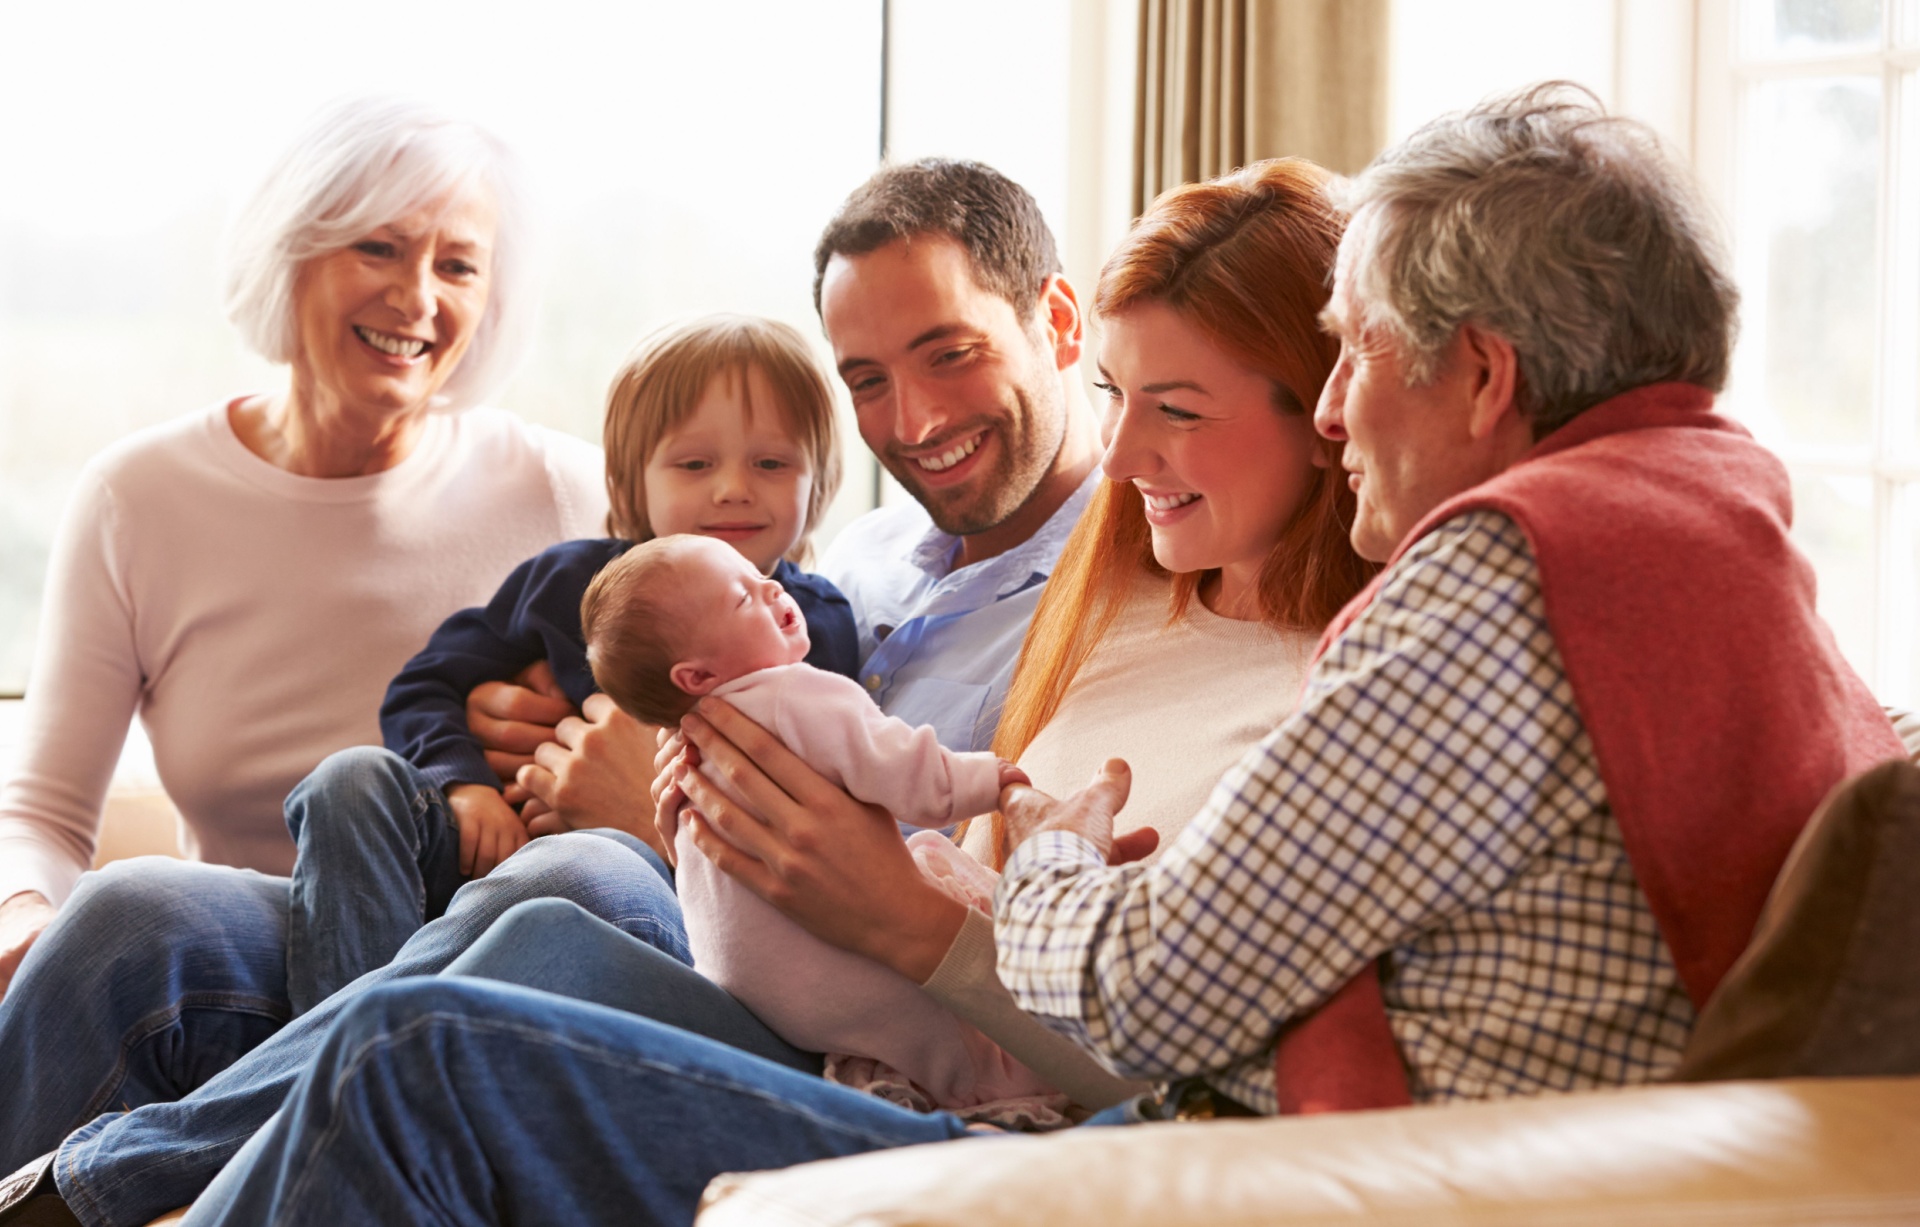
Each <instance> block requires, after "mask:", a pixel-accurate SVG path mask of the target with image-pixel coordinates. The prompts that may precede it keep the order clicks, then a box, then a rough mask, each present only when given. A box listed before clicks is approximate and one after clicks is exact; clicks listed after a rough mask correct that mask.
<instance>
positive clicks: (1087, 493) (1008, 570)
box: [907, 465, 1104, 595]
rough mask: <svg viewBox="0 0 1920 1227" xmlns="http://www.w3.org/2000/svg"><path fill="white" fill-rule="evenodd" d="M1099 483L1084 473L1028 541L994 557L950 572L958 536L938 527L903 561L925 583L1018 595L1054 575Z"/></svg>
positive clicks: (957, 549) (1096, 471)
mask: <svg viewBox="0 0 1920 1227" xmlns="http://www.w3.org/2000/svg"><path fill="white" fill-rule="evenodd" d="M1102 480H1104V479H1103V477H1102V475H1101V472H1100V468H1099V466H1098V465H1096V466H1094V470H1093V472H1091V473H1089V474H1087V478H1086V480H1085V481H1083V482H1081V483H1080V486H1079V488H1078V489H1076V490H1075V491H1074V492H1073V493H1072V494H1071V495H1069V496H1068V497H1067V501H1066V502H1064V503H1062V504H1060V506H1059V508H1058V509H1057V510H1055V511H1054V513H1053V514H1052V515H1050V516H1048V517H1047V522H1046V523H1045V524H1042V525H1041V526H1040V531H1038V532H1036V533H1034V534H1033V536H1031V537H1028V538H1027V539H1026V540H1025V541H1023V542H1021V543H1020V544H1019V545H1016V546H1014V547H1013V548H1012V549H1010V550H1007V551H1006V552H1004V553H1001V554H996V555H994V556H993V557H992V558H989V559H986V560H985V561H983V562H976V563H974V564H972V565H971V566H965V567H961V568H960V569H959V570H958V571H954V570H952V569H951V568H952V566H953V560H954V558H956V557H957V556H958V555H959V552H960V538H958V537H956V536H954V535H953V534H952V533H948V532H942V531H941V530H940V528H939V527H938V526H929V527H928V529H927V532H926V535H925V536H923V537H921V538H920V540H919V541H918V542H917V543H916V544H915V545H914V547H913V549H912V550H910V551H909V552H908V555H907V557H908V558H909V559H910V560H911V561H912V563H913V565H914V566H916V567H918V568H920V570H921V571H923V572H925V573H926V575H927V578H928V579H931V580H933V581H935V582H936V583H940V582H941V581H947V586H962V585H964V586H965V587H966V588H969V589H975V590H978V589H981V588H990V589H991V590H992V591H993V592H994V593H996V594H997V595H1004V594H1006V593H1008V592H1013V591H1017V590H1019V589H1021V588H1024V587H1026V586H1027V585H1028V584H1030V583H1032V582H1033V580H1034V579H1035V578H1036V577H1038V578H1042V579H1044V578H1045V577H1046V576H1048V575H1050V574H1051V573H1052V572H1053V564H1054V561H1055V560H1056V559H1058V558H1059V557H1060V551H1061V549H1062V548H1064V547H1065V546H1066V543H1067V537H1068V535H1069V534H1071V533H1072V532H1073V526H1074V525H1075V524H1078V523H1079V522H1080V513H1081V512H1083V511H1085V510H1086V509H1087V502H1088V501H1089V500H1090V499H1092V498H1093V492H1094V489H1095V488H1096V487H1097V486H1098V485H1099V484H1100V482H1101V481H1102Z"/></svg>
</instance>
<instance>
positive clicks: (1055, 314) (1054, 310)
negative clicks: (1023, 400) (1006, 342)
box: [1040, 273, 1087, 371]
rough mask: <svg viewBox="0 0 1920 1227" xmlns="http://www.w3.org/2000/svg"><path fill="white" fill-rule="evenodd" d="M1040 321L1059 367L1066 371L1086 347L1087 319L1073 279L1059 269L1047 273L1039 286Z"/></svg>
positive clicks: (1056, 364)
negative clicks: (1050, 273) (1070, 279)
mask: <svg viewBox="0 0 1920 1227" xmlns="http://www.w3.org/2000/svg"><path fill="white" fill-rule="evenodd" d="M1040 324H1041V326H1042V327H1044V328H1045V329H1046V330H1047V341H1048V343H1049V344H1051V345H1052V346H1053V364H1054V368H1055V369H1056V370H1062V371H1064V370H1066V369H1067V368H1068V367H1070V366H1072V365H1073V364H1074V363H1076V362H1078V361H1080V355H1081V351H1082V350H1084V349H1085V348H1086V341H1087V321H1086V317H1085V316H1083V315H1081V313H1080V295H1079V294H1078V293H1077V292H1076V291H1075V290H1074V288H1073V282H1071V281H1068V280H1067V279H1066V277H1065V276H1063V275H1062V274H1060V273H1055V274H1053V275H1052V276H1051V277H1048V278H1047V283H1046V284H1045V285H1043V286H1041V287H1040Z"/></svg>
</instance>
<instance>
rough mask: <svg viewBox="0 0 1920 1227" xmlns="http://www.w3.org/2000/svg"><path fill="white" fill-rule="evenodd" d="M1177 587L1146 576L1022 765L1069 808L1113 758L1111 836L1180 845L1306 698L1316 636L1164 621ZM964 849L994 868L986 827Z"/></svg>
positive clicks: (1190, 615) (1202, 616)
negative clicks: (1222, 783)
mask: <svg viewBox="0 0 1920 1227" xmlns="http://www.w3.org/2000/svg"><path fill="white" fill-rule="evenodd" d="M1172 599H1173V585H1172V582H1171V581H1170V580H1166V579H1161V578H1158V577H1155V576H1148V575H1143V576H1141V578H1140V582H1139V583H1138V584H1137V585H1136V587H1135V589H1134V591H1133V592H1132V593H1131V594H1130V597H1129V599H1128V601H1127V603H1126V604H1125V605H1124V606H1122V607H1121V609H1120V611H1119V613H1118V614H1116V615H1115V617H1114V621H1113V625H1112V626H1111V627H1109V628H1108V630H1107V633H1106V635H1105V636H1103V637H1102V639H1101V641H1100V642H1099V643H1098V644H1096V645H1095V647H1094V649H1093V651H1092V653H1091V654H1090V655H1089V656H1088V658H1087V660H1086V662H1085V663H1084V664H1083V665H1081V667H1080V672H1079V674H1078V675H1077V676H1076V677H1075V678H1074V679H1073V681H1072V683H1071V684H1070V685H1069V686H1068V687H1067V693H1066V694H1065V695H1064V696H1062V698H1061V700H1060V708H1059V710H1058V711H1057V712H1055V713H1054V717H1053V719H1052V720H1050V721H1048V722H1047V726H1046V727H1045V728H1043V729H1041V730H1040V733H1039V735H1038V736H1036V737H1035V738H1034V739H1033V744H1032V745H1030V746H1028V747H1027V748H1026V751H1025V752H1024V753H1022V754H1021V755H1020V766H1021V767H1022V768H1023V769H1024V770H1025V771H1026V773H1027V774H1028V775H1029V776H1030V777H1032V779H1033V785H1034V787H1035V788H1038V789H1039V790H1040V791H1041V792H1044V793H1047V794H1048V795H1050V796H1055V797H1064V796H1066V795H1067V794H1068V793H1070V792H1074V791H1076V790H1078V789H1080V788H1084V787H1085V786H1086V784H1087V782H1088V781H1089V780H1091V779H1092V778H1093V774H1094V772H1095V771H1097V770H1099V768H1100V765H1101V764H1102V763H1104V762H1106V761H1107V760H1108V759H1109V758H1123V759H1125V760H1127V765H1128V766H1129V767H1131V768H1133V790H1132V792H1131V793H1130V794H1129V796H1128V800H1127V806H1126V808H1125V809H1124V810H1122V811H1121V812H1120V818H1119V821H1118V822H1117V823H1116V824H1115V827H1114V830H1115V832H1116V833H1124V832H1127V831H1132V830H1137V829H1138V828H1140V827H1144V826H1150V827H1152V828H1154V829H1155V830H1156V831H1159V832H1160V845H1161V846H1162V847H1165V846H1166V845H1167V844H1169V843H1171V842H1173V837H1174V836H1175V835H1177V834H1179V832H1180V830H1181V828H1183V827H1185V826H1186V825H1187V823H1188V822H1189V821H1190V820H1191V819H1192V818H1193V817H1194V815H1196V814H1198V813H1199V812H1200V807H1201V806H1202V805H1204V804H1205V803H1206V800H1207V795H1208V794H1209V793H1211V792H1212V791H1213V786H1214V785H1215V784H1216V783H1218V782H1219V780H1220V777H1221V776H1223V775H1225V774H1226V773H1227V768H1229V767H1231V766H1233V764H1234V763H1235V762H1236V761H1238V760H1239V758H1240V756H1241V755H1242V754H1244V753H1246V751H1247V750H1248V749H1249V748H1250V747H1251V746H1252V745H1253V744H1254V743H1255V742H1257V741H1259V740H1260V739H1261V738H1262V737H1265V736H1266V735H1267V734H1268V733H1271V732H1272V731H1273V730H1274V729H1275V728H1276V727H1277V726H1278V725H1279V724H1280V722H1281V721H1282V720H1284V719H1286V718H1287V715H1288V713H1290V712H1292V711H1293V708H1294V704H1295V702H1296V701H1297V700H1298V699H1299V697H1300V687H1301V684H1302V682H1303V681H1304V680H1305V678H1306V675H1307V663H1308V661H1309V660H1310V659H1311V658H1312V656H1313V645H1314V643H1315V640H1316V638H1317V636H1315V635H1311V634H1307V633H1305V632H1287V631H1279V630H1275V629H1274V628H1273V627H1271V626H1268V625H1266V624H1265V623H1263V622H1236V621H1234V620H1233V619H1231V618H1223V617H1221V616H1220V615H1218V614H1216V613H1213V612H1212V611H1210V610H1208V609H1207V608H1206V606H1204V605H1202V604H1201V603H1200V602H1199V601H1198V600H1193V601H1189V602H1188V603H1187V608H1186V610H1185V611H1184V612H1182V613H1181V615H1180V617H1179V619H1178V620H1176V621H1172V622H1169V621H1168V611H1169V609H1170V608H1171V604H1172ZM960 846H961V847H963V848H965V849H966V850H967V851H968V852H970V853H972V854H973V856H974V859H976V860H978V861H979V862H980V863H981V864H983V865H990V864H992V858H991V846H992V845H991V843H990V842H989V835H988V824H987V822H986V820H984V819H982V820H980V821H977V822H975V823H973V824H971V825H970V826H969V827H968V828H967V832H966V835H965V837H964V838H963V840H962V841H961V845H960Z"/></svg>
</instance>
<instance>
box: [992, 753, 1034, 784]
mask: <svg viewBox="0 0 1920 1227" xmlns="http://www.w3.org/2000/svg"><path fill="white" fill-rule="evenodd" d="M1009 784H1025V785H1026V786H1027V787H1029V788H1031V787H1033V781H1032V780H1030V779H1028V778H1027V773H1026V772H1024V771H1022V770H1020V768H1018V767H1016V766H1014V765H1013V764H1012V763H1010V762H1008V761H1007V760H1006V759H1004V758H1003V759H1001V760H1000V787H1001V788H1005V787H1006V786H1007V785H1009Z"/></svg>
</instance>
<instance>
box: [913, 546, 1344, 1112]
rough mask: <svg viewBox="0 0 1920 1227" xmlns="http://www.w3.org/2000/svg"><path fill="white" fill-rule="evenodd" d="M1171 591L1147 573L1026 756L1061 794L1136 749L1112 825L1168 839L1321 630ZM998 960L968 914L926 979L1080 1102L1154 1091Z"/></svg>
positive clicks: (985, 847) (1279, 704)
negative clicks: (1028, 1007)
mask: <svg viewBox="0 0 1920 1227" xmlns="http://www.w3.org/2000/svg"><path fill="white" fill-rule="evenodd" d="M1172 598H1173V585H1172V582H1171V581H1170V580H1166V579H1160V578H1156V577H1152V576H1144V575H1143V576H1142V577H1141V578H1140V581H1139V582H1138V584H1137V585H1136V586H1135V588H1134V591H1133V592H1132V593H1131V594H1130V596H1129V599H1128V601H1127V604H1126V605H1125V606H1123V607H1122V608H1121V610H1120V611H1119V613H1118V614H1116V615H1115V617H1114V621H1113V625H1112V626H1111V627H1109V628H1108V630H1107V633H1106V635H1105V636H1103V637H1102V639H1101V641H1100V642H1099V643H1098V644H1096V645H1095V647H1094V649H1093V651H1092V653H1091V654H1089V656H1088V658H1087V660H1086V662H1085V663H1084V664H1082V665H1081V667H1080V672H1079V674H1078V675H1077V676H1075V678H1074V679H1073V681H1072V683H1071V684H1070V685H1069V686H1068V687H1067V693H1066V694H1065V695H1064V696H1062V698H1061V701H1060V707H1059V710H1058V711H1056V712H1055V713H1054V717H1053V719H1052V720H1050V721H1048V722H1047V726H1046V727H1045V728H1044V729H1042V730H1041V731H1040V733H1039V735H1038V736H1036V737H1035V738H1034V739H1033V744H1032V745H1030V746H1028V747H1027V749H1026V752H1025V753H1023V754H1022V755H1021V756H1020V765H1021V767H1023V768H1025V769H1026V771H1027V774H1028V775H1029V776H1031V777H1032V779H1033V783H1034V786H1035V787H1037V788H1039V789H1040V790H1041V791H1043V792H1046V793H1049V794H1051V795H1053V796H1056V797H1059V796H1065V795H1066V794H1067V793H1070V792H1073V791H1075V790H1076V789H1079V788H1081V787H1084V786H1085V785H1086V783H1087V782H1088V781H1089V780H1091V779H1092V778H1093V773H1094V771H1095V770H1097V769H1098V768H1099V766H1100V765H1101V764H1102V763H1104V762H1106V760H1107V759H1109V758H1124V759H1126V760H1127V764H1128V765H1129V766H1130V767H1132V768H1133V789H1132V792H1131V794H1130V795H1129V798H1128V801H1127V805H1126V808H1125V809H1124V810H1122V811H1121V813H1120V817H1119V820H1118V821H1117V822H1116V823H1115V826H1114V829H1115V832H1116V833H1125V832H1127V831H1132V830H1137V829H1139V828H1140V827H1143V826H1151V827H1153V828H1154V829H1155V830H1157V831H1159V832H1160V842H1161V846H1162V847H1165V846H1166V845H1167V844H1168V843H1170V842H1172V840H1173V837H1174V836H1175V835H1177V834H1178V833H1179V832H1180V830H1181V828H1183V827H1184V826H1186V824H1187V823H1188V822H1189V821H1191V820H1192V819H1193V818H1194V817H1195V816H1196V815H1197V814H1198V813H1199V812H1200V809H1201V807H1202V806H1203V805H1204V804H1205V803H1206V800H1207V795H1208V794H1209V793H1211V792H1212V791H1213V787H1214V785H1215V784H1216V783H1218V782H1219V780H1220V777H1221V776H1223V775H1225V774H1226V772H1227V768H1228V767H1230V766H1232V765H1233V764H1234V762H1236V761H1237V760H1238V759H1239V758H1240V756H1241V755H1242V754H1244V753H1246V752H1247V750H1249V749H1250V748H1252V747H1253V746H1254V745H1255V744H1256V743H1257V742H1259V741H1260V739H1261V738H1263V737H1265V736H1266V735H1267V734H1268V733H1270V732H1272V731H1273V730H1274V728H1275V727H1276V726H1278V725H1279V723H1280V722H1281V721H1282V720H1284V719H1286V717H1287V716H1288V715H1289V714H1290V713H1291V712H1292V711H1293V708H1294V704H1295V702H1296V700H1298V699H1299V697H1300V689H1301V686H1302V684H1303V683H1304V681H1305V678H1306V673H1307V665H1308V662H1309V661H1310V659H1311V658H1312V655H1313V645H1314V643H1315V640H1316V638H1317V636H1315V635H1313V634H1310V633H1306V632H1284V631H1276V630H1274V629H1273V628H1272V627H1269V626H1267V625H1265V624H1263V623H1258V622H1236V621H1234V620H1233V619H1231V618H1222V617H1220V616H1219V615H1217V614H1214V613H1212V612H1210V611H1209V610H1208V609H1206V607H1205V606H1203V605H1201V604H1200V602H1199V601H1197V600H1196V601H1191V602H1189V603H1188V606H1187V609H1186V610H1185V611H1184V612H1183V613H1182V614H1181V615H1180V617H1179V618H1178V619H1175V620H1172V621H1169V616H1168V611H1169V610H1170V608H1171V605H1172ZM990 841H991V835H990V834H989V830H988V825H987V821H986V820H985V819H981V820H977V821H975V822H974V823H973V824H972V825H971V826H970V827H969V828H968V830H967V833H966V835H965V837H964V838H963V840H962V842H961V846H962V847H963V848H965V849H966V850H967V851H968V852H971V853H972V854H973V855H974V857H975V858H976V859H978V860H979V861H980V862H981V863H983V864H990V863H991V855H990V850H991V846H992V845H991V842H990ZM994 961H995V951H994V943H993V922H992V921H991V920H990V919H988V918H987V917H986V916H984V915H982V914H980V913H979V912H969V913H968V916H967V921H966V924H965V925H964V926H963V927H962V928H961V930H960V932H959V934H958V935H957V936H956V937H955V938H954V942H953V945H952V946H951V947H950V948H949V949H948V951H947V957H946V959H945V961H943V962H942V963H941V964H940V966H939V967H938V968H937V969H936V970H935V971H934V973H933V976H932V977H931V978H930V979H929V980H928V981H927V982H926V984H925V985H924V987H925V988H926V990H927V992H928V993H930V994H931V995H932V996H933V997H934V999H935V1000H937V1001H939V1002H940V1003H941V1004H942V1005H944V1006H946V1007H947V1008H948V1009H950V1010H952V1011H953V1012H954V1013H955V1014H958V1015H959V1016H960V1017H961V1018H964V1019H966V1020H967V1021H968V1022H970V1023H972V1024H973V1025H974V1026H976V1027H978V1028H980V1030H982V1031H984V1032H985V1033H986V1034H987V1035H988V1037H990V1038H991V1039H993V1040H994V1041H995V1042H997V1043H998V1044H1000V1046H1001V1047H1003V1048H1005V1049H1006V1050H1007V1051H1008V1052H1010V1053H1012V1054H1013V1055H1014V1056H1016V1057H1018V1058H1019V1059H1020V1060H1022V1061H1024V1062H1025V1063H1026V1064H1027V1065H1028V1066H1029V1067H1030V1068H1031V1069H1032V1070H1033V1071H1034V1072H1035V1073H1037V1074H1039V1075H1040V1076H1041V1077H1042V1078H1044V1079H1046V1080H1047V1081H1048V1082H1051V1083H1052V1084H1053V1085H1055V1086H1057V1087H1059V1088H1060V1089H1061V1090H1063V1091H1065V1092H1067V1094H1068V1096H1069V1097H1070V1098H1072V1099H1073V1100H1074V1102H1076V1103H1079V1104H1081V1105H1083V1106H1085V1107H1088V1108H1101V1107H1105V1106H1107V1105H1108V1104H1111V1103H1115V1102H1118V1101H1119V1100H1121V1099H1123V1098H1125V1097H1126V1096H1127V1095H1129V1094H1131V1093H1133V1092H1135V1091H1138V1090H1141V1089H1143V1088H1142V1087H1141V1086H1140V1085H1139V1084H1137V1083H1131V1082H1127V1081H1126V1080H1124V1079H1121V1078H1117V1077H1115V1076H1114V1075H1113V1074H1111V1073H1108V1072H1107V1071H1106V1070H1104V1069H1102V1068H1101V1067H1100V1065H1099V1063H1098V1062H1096V1061H1095V1060H1094V1059H1093V1057H1091V1056H1089V1055H1088V1054H1087V1053H1085V1052H1083V1051H1082V1050H1081V1049H1080V1048H1078V1047H1076V1046H1075V1045H1074V1043H1073V1042H1072V1041H1071V1040H1069V1039H1067V1038H1065V1037H1064V1036H1061V1035H1058V1034H1056V1033H1054V1032H1052V1031H1049V1030H1047V1029H1046V1027H1045V1026H1043V1025H1042V1024H1041V1023H1040V1022H1039V1021H1038V1020H1037V1019H1035V1018H1034V1017H1032V1016H1031V1015H1029V1014H1027V1013H1026V1012H1025V1011H1024V1010H1022V1009H1021V1008H1020V1007H1019V1006H1018V1005H1017V1004H1015V1003H1014V1000H1013V995H1012V994H1011V993H1009V992H1007V990H1006V987H1005V986H1004V985H1002V984H1001V983H1000V979H999V975H998V973H997V972H996V971H995V969H994Z"/></svg>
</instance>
